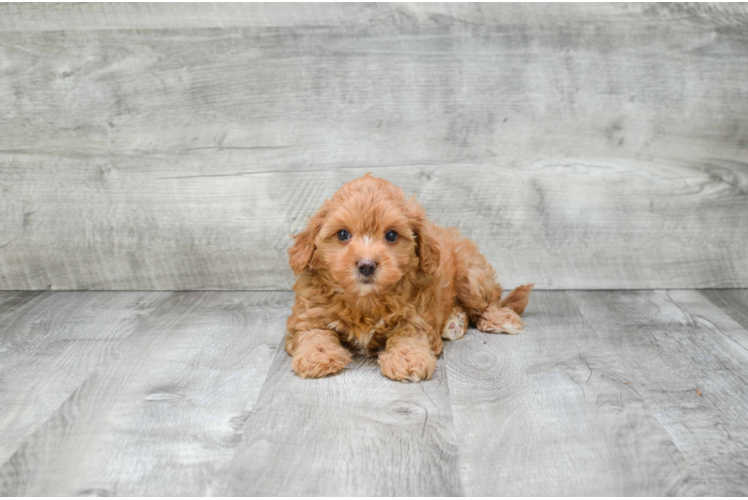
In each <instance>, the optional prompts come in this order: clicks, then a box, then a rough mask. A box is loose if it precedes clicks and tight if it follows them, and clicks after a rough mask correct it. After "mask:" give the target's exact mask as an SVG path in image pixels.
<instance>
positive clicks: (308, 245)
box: [288, 207, 327, 274]
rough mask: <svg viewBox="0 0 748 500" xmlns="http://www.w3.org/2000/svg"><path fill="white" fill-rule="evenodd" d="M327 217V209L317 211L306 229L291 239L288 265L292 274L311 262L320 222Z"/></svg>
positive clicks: (320, 225)
mask: <svg viewBox="0 0 748 500" xmlns="http://www.w3.org/2000/svg"><path fill="white" fill-rule="evenodd" d="M326 215H327V208H326V207H322V208H320V209H319V210H317V213H316V214H314V216H313V217H312V218H311V219H310V220H309V223H308V224H307V225H306V228H305V229H304V230H303V231H302V232H300V233H299V234H297V235H294V236H293V238H294V240H296V241H294V244H293V245H292V246H290V247H289V248H288V263H289V264H290V266H291V269H293V272H294V274H299V273H300V272H302V271H303V270H304V269H306V268H307V267H310V266H309V264H310V263H311V261H312V256H313V255H314V248H315V246H314V239H315V238H316V237H317V234H318V233H319V230H320V229H321V228H322V221H323V220H324V219H325V216H326Z"/></svg>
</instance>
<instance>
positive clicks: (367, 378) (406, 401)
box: [218, 351, 462, 496]
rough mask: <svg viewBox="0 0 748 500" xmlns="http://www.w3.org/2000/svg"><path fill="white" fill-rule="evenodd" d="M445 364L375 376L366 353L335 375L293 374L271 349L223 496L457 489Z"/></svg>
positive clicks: (425, 492) (444, 491)
mask: <svg viewBox="0 0 748 500" xmlns="http://www.w3.org/2000/svg"><path fill="white" fill-rule="evenodd" d="M445 375H446V374H445V364H444V361H443V360H441V361H440V362H439V364H438V365H437V370H436V373H435V375H434V378H433V379H432V380H430V381H426V382H422V383H419V384H405V383H400V382H394V381H391V380H389V379H386V378H384V377H383V376H382V375H381V373H380V370H379V365H378V364H377V363H376V360H375V359H373V358H369V359H364V358H356V359H355V360H354V363H352V365H350V366H349V367H348V368H347V369H346V370H345V371H344V372H343V373H342V374H340V375H337V376H333V377H329V378H325V379H319V380H309V379H301V378H299V377H298V376H296V375H295V374H294V373H293V372H292V370H291V358H290V357H288V355H287V354H286V353H285V352H282V351H279V352H278V354H277V356H276V358H275V361H274V362H273V366H272V368H271V371H270V374H269V375H268V379H267V382H266V384H265V387H263V389H262V394H261V395H260V398H259V400H258V402H257V405H256V406H255V409H254V410H253V412H252V414H251V415H250V416H249V418H248V419H247V421H246V423H245V424H244V432H243V439H242V442H241V444H240V445H239V447H238V450H237V453H236V456H235V458H234V460H233V461H232V463H231V465H230V466H229V467H228V468H227V470H226V473H225V474H223V479H222V482H223V483H224V487H223V489H220V490H218V492H219V493H220V494H222V495H240V496H244V495H260V496H266V495H273V496H275V495H278V496H286V495H287V496H297V495H302V496H353V495H356V496H411V495H412V496H436V495H439V496H442V495H445V496H454V495H460V494H462V486H461V484H460V479H459V468H460V463H459V459H458V456H457V446H456V442H455V436H454V433H453V423H452V416H451V409H450V399H449V392H448V389H447V381H446V377H445Z"/></svg>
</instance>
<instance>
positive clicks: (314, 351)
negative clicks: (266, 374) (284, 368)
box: [291, 342, 352, 378]
mask: <svg viewBox="0 0 748 500" xmlns="http://www.w3.org/2000/svg"><path fill="white" fill-rule="evenodd" d="M351 359H352V358H351V353H350V352H349V351H348V350H347V349H346V348H344V347H343V346H340V345H336V344H334V343H332V342H307V343H302V344H300V345H299V346H298V347H297V348H296V350H295V351H294V354H293V359H292V360H291V367H292V368H293V371H295V372H296V373H297V374H298V375H299V376H300V377H301V378H320V377H325V376H327V375H332V374H334V373H338V372H340V371H341V370H342V369H343V368H345V367H346V365H348V363H350V362H351Z"/></svg>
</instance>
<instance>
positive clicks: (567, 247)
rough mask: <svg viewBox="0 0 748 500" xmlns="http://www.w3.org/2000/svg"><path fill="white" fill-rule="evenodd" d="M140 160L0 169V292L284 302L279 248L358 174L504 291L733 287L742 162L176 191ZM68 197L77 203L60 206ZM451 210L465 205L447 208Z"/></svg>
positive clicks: (745, 278) (298, 178) (493, 171)
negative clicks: (412, 199) (238, 296)
mask: <svg viewBox="0 0 748 500" xmlns="http://www.w3.org/2000/svg"><path fill="white" fill-rule="evenodd" d="M142 160H143V158H133V159H129V160H127V161H125V160H123V162H122V164H121V165H120V167H118V168H117V169H116V170H112V171H110V173H107V174H104V177H103V178H101V177H100V176H99V175H98V174H97V172H99V170H98V169H99V168H100V167H101V165H103V163H100V162H99V160H96V161H95V163H100V165H99V166H89V165H88V164H87V160H74V159H59V158H58V159H52V158H50V159H49V161H48V162H46V163H45V162H43V161H42V160H41V159H39V158H37V159H33V158H28V159H23V160H22V159H20V157H19V158H16V160H15V164H14V166H13V167H11V168H6V169H3V170H2V171H0V176H2V175H3V174H4V175H5V178H6V179H8V180H9V181H10V180H11V179H14V180H13V181H12V182H9V183H8V186H9V188H8V189H9V191H10V194H9V196H8V197H6V198H4V199H3V200H0V205H3V206H4V207H5V208H6V210H5V212H6V214H7V217H5V218H3V219H2V220H0V229H2V230H1V231H0V232H2V233H3V234H7V235H15V239H13V240H10V241H9V242H8V244H7V245H6V246H5V247H4V248H2V249H0V288H6V289H33V288H45V289H46V288H53V289H68V288H72V289H129V288H138V289H152V290H159V289H175V290H180V289H206V288H207V289H214V288H227V289H252V288H259V289H276V288H277V289H290V287H291V285H292V283H293V276H292V273H291V270H290V268H289V267H288V264H287V255H286V252H285V248H286V247H287V246H289V245H290V243H291V239H290V236H289V234H290V233H292V232H296V231H299V230H300V229H301V228H302V227H303V225H304V224H305V223H306V217H307V216H308V215H310V214H312V213H314V211H315V210H316V208H317V207H318V206H319V205H320V204H321V203H322V202H323V200H324V199H325V198H328V197H330V196H331V195H332V193H334V192H335V190H336V189H337V188H338V187H339V186H341V185H342V184H343V183H344V182H346V181H348V180H351V179H354V178H356V177H358V176H360V175H363V174H364V173H365V172H367V171H372V172H374V174H375V175H380V176H383V177H385V178H387V179H389V180H391V181H393V182H395V183H396V184H398V185H400V186H402V187H403V189H404V190H405V192H406V193H417V195H418V196H419V198H420V199H421V200H422V202H423V204H424V206H425V207H426V209H427V211H428V213H429V215H430V217H431V219H432V220H434V221H436V222H439V223H442V224H445V225H455V226H458V227H460V228H461V229H462V230H463V232H464V233H465V234H466V235H467V236H469V237H471V238H473V239H475V240H476V241H477V242H478V244H479V245H480V247H481V249H482V250H483V252H484V253H485V255H486V256H487V258H488V259H489V261H490V262H492V263H493V265H494V267H496V269H497V271H498V273H499V277H500V279H501V281H502V283H503V284H504V285H505V287H507V288H511V287H513V286H516V285H518V284H521V283H525V282H535V283H536V284H537V285H538V288H545V289H557V288H558V289H576V288H583V289H584V288H587V289H595V288H607V289H616V288H641V287H645V288H649V287H660V286H664V285H667V286H676V287H684V288H691V287H703V286H719V287H722V286H724V287H734V286H741V285H745V284H748V250H746V246H745V245H744V242H745V241H748V204H746V203H745V195H744V194H743V192H742V191H741V189H742V188H738V187H736V186H747V185H748V168H746V166H745V165H743V164H735V163H725V162H717V161H715V162H714V163H711V164H702V163H692V162H685V163H677V164H665V163H652V162H641V161H637V162H633V161H626V162H609V161H600V162H597V163H587V162H573V163H565V164H558V163H553V162H545V161H543V162H534V163H528V164H522V165H517V166H510V165H474V164H459V165H444V166H428V165H423V166H417V165H413V166H403V167H397V168H384V167H382V168H368V167H367V168H331V169H329V170H325V171H306V172H283V171H275V172H259V171H257V172H254V171H252V170H249V171H247V172H244V173H233V174H232V173H227V174H226V175H223V174H221V175H216V176H213V175H212V174H208V173H206V172H205V168H207V167H203V166H200V167H197V165H198V163H202V164H203V165H208V164H210V165H211V168H213V167H216V166H217V165H219V162H213V163H210V162H211V160H209V159H208V158H207V157H205V158H203V160H202V161H200V162H198V161H196V160H195V159H193V160H188V159H185V160H184V161H182V162H181V166H182V167H185V168H189V167H192V166H195V167H196V168H198V170H199V172H202V173H196V174H195V176H187V177H186V178H184V177H183V176H180V175H178V172H171V173H170V174H169V175H164V172H163V171H160V170H159V169H160V167H158V166H152V168H151V167H150V166H148V165H147V164H146V163H143V161H142ZM102 161H103V160H102ZM52 165H57V166H56V167H54V171H55V172H56V176H50V174H49V169H50V168H53V167H52ZM176 165H177V164H176V162H174V163H171V166H172V167H174V168H178V167H176ZM102 168H103V167H102ZM216 168H217V167H216ZM476 179H481V182H476ZM31 186H33V188H31ZM60 186H64V187H63V188H62V189H61V187H60ZM496 186H501V187H500V188H498V189H497V187H496ZM76 190H78V191H81V190H84V191H85V192H86V193H87V194H86V195H85V196H75V197H72V198H71V196H70V194H69V193H71V192H75V191H76ZM19 199H24V200H25V204H19V203H16V202H15V201H13V200H19ZM455 199H462V200H467V201H465V202H464V203H463V204H462V206H461V207H460V209H459V210H456V209H455V206H454V200H455ZM82 213H83V214H87V216H86V217H80V216H79V215H78V214H82ZM84 235H88V236H84ZM50 239H54V240H55V241H56V244H55V246H54V247H51V246H50V245H48V243H47V242H48V241H49V240H50ZM89 240H90V244H88V243H87V241H89ZM32 266H33V267H32ZM32 268H33V269H34V272H33V273H30V272H29V269H32Z"/></svg>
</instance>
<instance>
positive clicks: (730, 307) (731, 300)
mask: <svg viewBox="0 0 748 500" xmlns="http://www.w3.org/2000/svg"><path fill="white" fill-rule="evenodd" d="M701 293H702V294H704V296H705V297H706V298H708V299H709V300H710V301H711V302H712V303H713V304H714V305H716V306H717V307H719V308H720V309H721V310H722V311H723V312H725V313H726V314H727V315H729V316H730V317H731V318H732V319H733V321H735V322H737V323H738V324H740V325H741V326H742V327H743V328H744V329H746V330H748V290H703V291H702V292H701Z"/></svg>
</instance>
